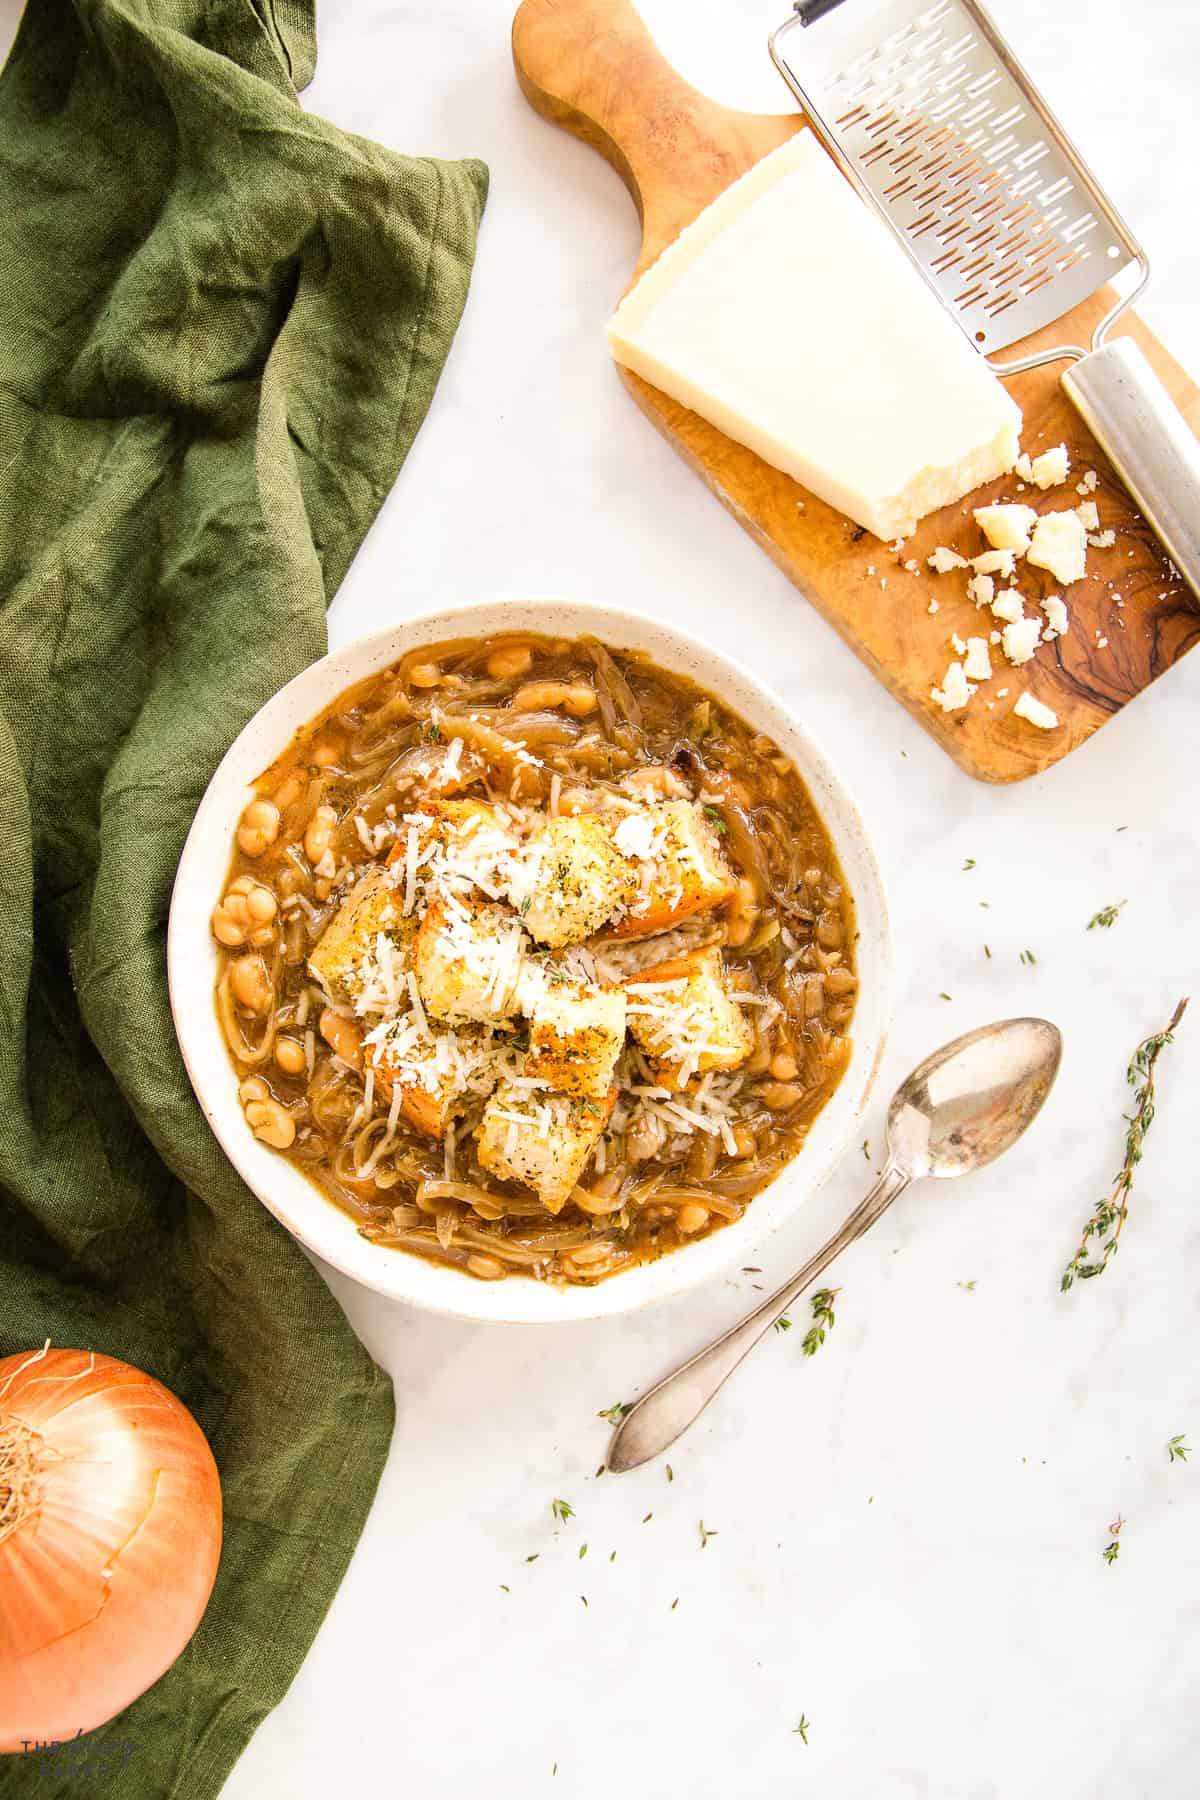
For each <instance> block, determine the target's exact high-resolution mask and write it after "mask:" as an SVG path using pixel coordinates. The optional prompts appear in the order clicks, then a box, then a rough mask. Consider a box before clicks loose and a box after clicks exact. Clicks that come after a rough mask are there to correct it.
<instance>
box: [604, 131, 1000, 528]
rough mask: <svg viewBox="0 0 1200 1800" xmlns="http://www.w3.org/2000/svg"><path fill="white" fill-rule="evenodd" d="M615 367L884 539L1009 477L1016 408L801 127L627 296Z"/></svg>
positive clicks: (617, 330)
mask: <svg viewBox="0 0 1200 1800" xmlns="http://www.w3.org/2000/svg"><path fill="white" fill-rule="evenodd" d="M608 336H609V342H610V344H611V346H612V351H613V355H614V356H615V357H616V358H617V361H618V362H621V363H624V364H625V365H626V367H628V368H630V369H632V370H633V371H634V372H635V374H638V375H641V376H642V377H644V379H645V380H647V381H649V382H651V383H653V385H654V386H655V387H657V388H661V389H662V390H663V392H664V393H667V394H670V395H671V396H672V398H673V399H675V400H679V401H681V402H682V404H683V405H684V406H688V407H690V408H691V409H692V410H693V411H694V412H698V413H700V414H701V415H702V416H703V417H704V418H706V419H708V420H709V421H710V422H711V423H712V424H713V425H716V426H717V427H719V429H720V430H721V431H723V432H725V434H726V436H728V437H731V438H734V439H736V441H737V442H738V443H740V444H746V445H748V446H749V448H750V449H751V450H754V451H756V452H757V453H758V455H759V456H761V457H763V458H764V459H765V461H767V462H769V463H772V464H774V466H775V467H776V468H778V469H782V470H784V471H785V473H787V474H788V475H791V476H793V477H794V478H795V479H796V480H797V481H799V482H801V483H802V484H803V485H804V486H805V487H806V488H808V489H810V490H811V492H813V493H814V494H817V495H819V496H820V498H821V499H822V500H826V501H828V503H829V504H830V505H831V506H835V507H837V508H838V509H839V511H841V512H844V513H846V514H848V515H849V517H850V518H852V519H854V520H855V521H856V522H857V523H858V524H859V525H862V526H865V527H866V529H867V530H868V531H873V532H874V533H875V535H876V536H877V537H880V538H884V539H891V538H899V537H907V536H908V534H909V533H910V532H911V531H913V530H914V529H915V527H916V523H917V520H918V519H920V518H922V517H924V515H925V514H926V513H930V512H933V511H935V510H936V509H937V508H938V507H940V506H947V505H949V504H950V503H951V502H952V501H955V500H961V499H962V497H963V496H964V495H965V494H969V493H970V492H971V490H972V489H973V488H976V487H978V486H979V485H980V484H981V483H982V482H985V481H990V480H992V479H993V478H994V477H996V476H998V475H1003V474H1007V472H1008V471H1009V470H1010V469H1011V468H1012V467H1013V465H1014V463H1015V462H1016V459H1017V456H1018V454H1019V451H1020V445H1019V442H1018V439H1019V434H1020V429H1021V414H1020V411H1019V409H1018V407H1017V406H1016V404H1015V403H1014V401H1013V400H1012V398H1011V397H1010V395H1008V394H1007V393H1006V392H1005V390H1004V388H1003V387H1002V386H1001V385H1000V383H999V381H998V380H997V379H996V377H995V375H993V374H992V372H991V370H990V369H989V368H988V365H987V363H986V362H985V361H984V359H983V358H982V357H981V356H979V355H977V354H976V352H975V351H974V350H973V349H972V348H971V346H970V344H969V343H968V342H967V340H966V338H965V337H964V336H963V334H962V332H961V331H960V330H959V328H958V326H957V325H956V324H955V323H954V322H953V320H952V319H951V318H950V317H949V316H948V315H947V313H946V312H945V311H944V310H943V308H942V306H941V303H940V302H939V301H938V299H937V298H936V297H935V295H934V294H933V293H932V291H931V290H930V289H929V288H928V287H927V286H926V284H925V282H924V281H923V280H922V278H921V276H920V275H919V274H918V273H917V271H916V269H915V268H914V267H913V265H912V264H911V263H910V262H909V260H908V258H907V257H906V255H905V253H904V251H903V250H902V249H901V247H900V245H899V244H898V243H897V242H896V240H895V239H894V238H893V237H892V235H891V233H890V231H889V230H888V228H887V226H886V225H884V223H883V222H882V220H880V219H879V218H877V217H876V215H875V214H874V213H873V212H872V211H871V209H870V208H869V207H868V206H867V205H866V204H865V202H864V201H862V200H861V199H860V198H859V197H858V195H857V194H856V193H855V192H854V190H853V188H852V187H851V186H850V184H849V182H848V181H847V180H846V179H845V177H844V176H843V175H842V174H841V172H840V171H839V170H838V168H837V167H836V165H835V164H834V162H833V161H832V159H831V158H830V157H829V156H828V155H827V154H826V152H825V151H824V150H823V149H822V148H821V146H820V144H819V143H818V142H817V140H816V138H815V137H814V136H813V134H812V132H811V131H807V130H804V131H799V132H797V133H796V135H795V137H793V138H790V139H789V140H788V142H787V143H786V144H783V145H782V146H781V147H780V148H779V149H778V150H775V151H773V152H772V153H771V155H770V156H767V157H765V158H764V159H763V160H762V161H761V162H760V163H757V164H756V165H755V166H754V168H753V169H751V170H750V171H749V172H748V173H747V174H746V175H744V176H742V178H741V180H740V181H737V182H735V183H734V184H733V186H732V187H730V188H727V189H726V191H725V192H724V193H723V194H721V195H719V196H718V198H717V199H716V200H714V201H713V203H712V205H711V206H709V207H707V208H706V209H705V211H704V212H703V213H701V215H700V217H699V218H698V219H696V220H695V221H694V222H693V223H692V224H691V225H689V226H688V227H687V229H686V230H685V231H683V232H682V233H681V234H680V236H679V237H678V238H676V240H675V242H674V243H673V244H671V245H669V246H668V248H667V249H666V250H665V251H664V252H663V254H662V255H661V256H660V257H659V259H658V261H657V262H656V263H654V265H653V266H652V267H651V268H649V269H648V270H647V271H646V273H645V274H644V275H643V276H642V278H641V280H640V281H639V282H638V283H637V285H636V287H634V288H633V289H631V291H630V292H629V293H628V294H627V295H626V296H625V298H624V300H623V301H622V302H621V304H620V306H619V307H618V308H617V311H616V314H615V315H614V317H613V319H612V321H611V323H610V325H609V328H608Z"/></svg>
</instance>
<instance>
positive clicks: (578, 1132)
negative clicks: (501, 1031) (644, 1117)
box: [476, 1082, 617, 1213]
mask: <svg viewBox="0 0 1200 1800" xmlns="http://www.w3.org/2000/svg"><path fill="white" fill-rule="evenodd" d="M616 1100H617V1090H616V1088H615V1087H614V1088H611V1089H610V1090H609V1092H608V1094H606V1095H605V1097H604V1098H603V1099H602V1100H592V1099H590V1098H587V1097H581V1096H577V1095H573V1094H552V1093H548V1092H546V1091H545V1090H534V1091H533V1092H531V1091H530V1090H529V1089H528V1088H526V1087H524V1086H519V1085H516V1084H514V1083H510V1082H502V1083H501V1085H500V1086H499V1087H498V1088H497V1089H496V1091H495V1093H494V1094H493V1095H492V1097H491V1099H490V1100H489V1101H488V1103H487V1105H486V1106H485V1107H484V1109H483V1117H482V1119H481V1120H480V1121H479V1130H478V1132H477V1133H476V1144H477V1151H476V1154H477V1155H478V1158H479V1161H480V1164H481V1165H482V1167H483V1168H485V1169H487V1170H489V1171H490V1172H491V1174H493V1175H495V1176H497V1177H498V1179H499V1180H501V1181H520V1182H523V1183H524V1184H525V1186H526V1187H530V1188H532V1189H533V1191H534V1193H535V1194H536V1195H537V1197H538V1199H539V1200H540V1201H541V1203H542V1205H543V1206H544V1207H545V1208H546V1210H547V1212H552V1213H557V1212H561V1211H562V1208H563V1207H564V1206H565V1204H566V1202H567V1200H568V1199H569V1197H570V1195H571V1193H572V1192H573V1190H574V1189H575V1187H576V1186H577V1185H578V1182H579V1178H580V1176H581V1175H582V1174H583V1171H584V1168H585V1166H586V1165H587V1162H588V1159H589V1158H590V1157H591V1155H592V1153H593V1151H594V1150H595V1148H596V1145H597V1144H598V1143H599V1141H600V1135H601V1133H602V1132H603V1130H604V1127H605V1126H606V1125H607V1123H608V1121H609V1118H610V1116H611V1114H612V1109H613V1107H614V1106H615V1105H616Z"/></svg>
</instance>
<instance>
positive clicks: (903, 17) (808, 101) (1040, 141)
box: [771, 0, 1200, 598]
mask: <svg viewBox="0 0 1200 1800" xmlns="http://www.w3.org/2000/svg"><path fill="white" fill-rule="evenodd" d="M771 55H772V58H773V59H774V62H775V65H776V67H777V68H778V69H779V71H780V73H781V74H782V76H783V78H784V80H785V81H786V82H787V84H788V86H789V87H790V88H791V90H792V92H793V93H794V94H795V96H796V98H797V99H798V100H799V102H800V104H801V106H802V107H803V108H804V111H805V112H806V113H807V115H808V117H809V119H810V121H811V122H812V124H813V126H814V128H815V130H816V131H817V133H818V135H819V136H820V137H821V139H822V140H823V142H824V143H825V145H826V147H827V148H828V149H829V150H830V151H831V152H832V154H833V155H834V157H835V158H836V159H837V161H838V162H839V163H840V165H841V167H842V168H843V169H844V171H845V173H846V174H847V175H848V176H849V178H850V180H851V181H852V182H853V183H854V185H855V187H856V188H857V189H858V191H859V193H860V194H861V195H862V196H863V198H864V199H865V200H868V201H869V202H870V203H871V205H872V206H874V207H875V209H876V211H877V212H878V213H879V214H880V216H881V217H882V218H883V220H884V221H885V223H886V224H887V225H888V226H889V227H890V228H891V230H892V232H893V233H894V234H895V236H896V238H897V240H898V241H899V243H900V244H901V245H902V247H903V249H904V250H905V252H906V253H907V255H908V256H909V257H910V258H911V260H912V262H913V263H915V265H916V267H917V268H918V269H919V270H920V272H921V274H922V276H923V277H924V278H925V280H926V281H927V282H928V283H929V285H930V287H931V288H932V289H933V291H934V293H935V294H936V295H937V297H938V299H939V300H940V301H941V302H942V305H943V306H944V307H945V308H946V309H947V311H948V312H949V313H950V314H951V316H952V317H953V318H954V319H955V320H956V322H957V323H958V324H959V326H960V327H961V328H962V330H963V331H964V333H965V334H966V336H967V337H968V338H969V339H970V341H971V343H972V344H973V345H974V346H975V348H976V349H977V350H979V351H980V352H981V353H982V354H984V355H990V354H993V353H995V352H996V351H1000V350H1003V349H1005V348H1006V347H1007V346H1008V345H1009V344H1014V343H1016V342H1017V341H1018V340H1020V339H1023V338H1026V337H1028V336H1029V335H1030V334H1031V333H1032V332H1036V331H1040V330H1042V328H1043V327H1045V326H1047V325H1049V324H1051V323H1052V322H1053V321H1054V320H1055V319H1059V318H1061V317H1062V316H1063V314H1064V313H1067V312H1069V311H1070V310H1071V308H1072V307H1074V306H1077V305H1078V304H1079V302H1080V301H1081V300H1085V299H1086V298H1087V297H1088V296H1089V295H1090V294H1094V293H1095V292H1096V291H1097V289H1099V288H1102V287H1107V286H1111V287H1112V288H1113V290H1114V295H1115V303H1114V305H1113V306H1112V308H1111V309H1110V311H1109V312H1108V313H1107V314H1106V315H1105V317H1104V318H1103V319H1102V320H1101V322H1100V323H1099V325H1098V326H1097V327H1096V330H1095V333H1094V334H1093V337H1092V343H1091V348H1090V349H1087V348H1085V347H1083V346H1082V345H1078V344H1062V345H1059V346H1057V347H1055V348H1053V349H1050V350H1042V351H1039V352H1037V353H1036V354H1032V355H1027V356H1023V357H1020V358H1018V359H1017V360H1015V361H1012V362H1007V363H1002V362H996V363H993V364H992V367H993V368H994V369H995V370H996V373H997V374H998V375H1015V374H1018V373H1020V372H1021V371H1022V370H1024V369H1032V368H1036V367H1037V366H1039V365H1040V364H1043V363H1051V362H1058V361H1062V360H1067V361H1068V362H1069V367H1068V369H1067V370H1066V372H1065V373H1064V375H1063V377H1062V385H1063V387H1064V388H1065V389H1066V391H1067V393H1068V394H1069V396H1070V398H1071V400H1072V401H1073V403H1074V405H1075V407H1076V408H1077V409H1078V411H1079V413H1080V414H1081V415H1082V417H1083V419H1084V420H1085V421H1086V423H1087V424H1088V426H1089V427H1090V428H1091V430H1092V432H1093V433H1094V434H1095V437H1096V439H1097V441H1098V442H1099V443H1100V445H1101V446H1102V448H1103V449H1104V451H1105V452H1106V453H1107V455H1108V457H1109V458H1110V460H1111V462H1112V463H1113V466H1114V467H1115V468H1116V470H1117V472H1118V473H1119V474H1120V476H1121V477H1122V479H1123V480H1124V482H1125V484H1126V486H1127V487H1128V488H1129V490H1130V492H1131V494H1132V495H1133V497H1134V499H1135V500H1136V501H1137V504H1138V506H1139V507H1140V508H1141V511H1142V512H1143V514H1144V515H1145V517H1146V519H1147V521H1148V522H1149V524H1150V525H1151V526H1152V527H1153V529H1154V531H1155V533H1156V534H1157V536H1158V538H1159V540H1160V542H1161V543H1162V545H1163V548H1164V549H1165V550H1166V552H1167V555H1168V556H1169V557H1170V558H1171V560H1172V562H1173V563H1174V564H1175V566H1176V568H1177V569H1178V570H1179V571H1180V572H1181V574H1182V575H1183V577H1184V579H1185V580H1186V581H1187V583H1188V585H1189V586H1190V587H1191V589H1192V591H1193V593H1195V594H1196V596H1197V597H1198V598H1200V444H1198V443H1197V441H1196V438H1195V437H1194V436H1193V434H1192V432H1191V430H1190V429H1189V427H1188V426H1187V424H1186V422H1185V421H1184V419H1183V418H1182V416H1181V415H1180V413H1179V411H1178V409H1177V408H1176V407H1175V405H1174V404H1173V403H1172V401H1171V398H1170V396H1169V394H1168V393H1167V391H1166V389H1165V388H1164V387H1163V385H1162V383H1161V382H1160V381H1159V379H1158V377H1157V376H1156V375H1155V373H1154V371H1153V370H1152V369H1151V367H1150V365H1149V363H1148V362H1147V361H1146V358H1145V357H1144V356H1143V355H1142V353H1141V351H1140V350H1139V349H1138V348H1137V347H1136V345H1135V344H1134V343H1133V341H1132V339H1130V338H1128V337H1123V338H1116V339H1112V340H1109V338H1108V333H1109V330H1110V328H1111V327H1112V325H1113V324H1114V323H1115V322H1116V320H1117V319H1118V318H1119V316H1120V314H1121V313H1122V312H1123V311H1124V310H1125V308H1126V307H1127V306H1128V305H1129V304H1130V302H1131V301H1132V300H1133V299H1134V297H1135V296H1136V295H1137V294H1139V293H1140V292H1141V291H1142V289H1143V288H1144V287H1145V285H1146V283H1147V281H1148V280H1149V279H1150V264H1149V262H1148V260H1147V258H1146V255H1145V253H1144V251H1143V250H1142V249H1141V247H1140V245H1139V244H1138V242H1137V240H1136V239H1135V238H1134V236H1133V234H1132V232H1131V231H1130V230H1129V228H1128V226H1127V225H1126V224H1125V222H1124V220H1123V219H1122V218H1121V216H1120V214H1119V213H1118V212H1117V211H1116V209H1115V208H1114V207H1113V205H1112V203H1111V201H1109V200H1108V198H1107V197H1106V195H1105V194H1103V193H1102V192H1101V190H1100V188H1099V187H1097V185H1096V183H1095V181H1094V180H1093V179H1092V177H1091V175H1090V174H1089V172H1088V170H1087V168H1086V167H1085V165H1084V163H1083V162H1082V160H1081V159H1080V156H1079V154H1078V152H1077V151H1076V149H1075V147H1074V145H1073V144H1072V143H1071V141H1070V139H1069V138H1068V137H1067V136H1066V134H1065V133H1064V132H1063V130H1062V128H1061V127H1060V126H1059V124H1058V122H1057V121H1056V120H1055V118H1054V117H1053V115H1052V114H1051V113H1050V111H1049V109H1048V108H1047V106H1046V104H1045V102H1044V101H1043V100H1042V98H1041V96H1040V95H1039V94H1038V93H1037V92H1036V90H1035V89H1034V87H1033V85H1032V83H1031V82H1030V80H1029V78H1028V76H1027V75H1026V74H1025V71H1024V70H1023V69H1022V68H1021V66H1020V64H1019V63H1018V62H1017V61H1016V59H1015V57H1014V56H1013V55H1012V52H1011V51H1010V50H1009V49H1008V46H1007V45H1006V44H1005V42H1004V40H1003V39H1002V38H1001V37H1000V35H999V33H998V32H997V30H996V28H995V26H994V25H993V24H992V22H991V20H990V19H989V18H988V16H987V14H986V13H985V12H984V10H983V8H982V7H981V6H979V5H978V4H976V0H801V3H799V4H797V5H796V7H795V9H794V12H793V14H792V16H791V18H789V19H788V20H787V21H786V22H785V23H784V24H783V25H781V26H780V27H779V29H778V30H777V31H776V32H775V33H774V34H773V36H772V38H771Z"/></svg>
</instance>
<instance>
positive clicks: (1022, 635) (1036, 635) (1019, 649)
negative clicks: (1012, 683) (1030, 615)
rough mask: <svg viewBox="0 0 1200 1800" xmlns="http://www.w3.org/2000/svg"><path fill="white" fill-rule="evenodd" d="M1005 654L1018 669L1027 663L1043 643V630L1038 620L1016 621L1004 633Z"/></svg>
mask: <svg viewBox="0 0 1200 1800" xmlns="http://www.w3.org/2000/svg"><path fill="white" fill-rule="evenodd" d="M1002 635H1003V639H1004V654H1005V656H1007V658H1008V660H1009V662H1010V663H1015V664H1016V665H1017V666H1018V668H1019V667H1020V665H1021V664H1022V663H1027V662H1028V661H1029V659H1030V657H1031V656H1032V655H1033V653H1034V651H1035V650H1036V649H1037V647H1038V644H1039V643H1040V641H1041V636H1042V628H1041V626H1040V625H1039V624H1038V622H1037V620H1036V619H1016V620H1014V622H1013V623H1012V624H1011V625H1006V626H1005V627H1004V631H1003V634H1002Z"/></svg>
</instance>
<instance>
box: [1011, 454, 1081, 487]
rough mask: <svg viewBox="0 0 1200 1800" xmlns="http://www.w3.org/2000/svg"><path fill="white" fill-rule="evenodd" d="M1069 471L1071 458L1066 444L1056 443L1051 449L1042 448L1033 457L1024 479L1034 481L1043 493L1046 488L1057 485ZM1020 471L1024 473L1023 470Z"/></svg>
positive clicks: (1064, 478)
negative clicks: (1038, 453)
mask: <svg viewBox="0 0 1200 1800" xmlns="http://www.w3.org/2000/svg"><path fill="white" fill-rule="evenodd" d="M1070 472H1071V459H1070V457H1069V456H1068V455H1067V446H1066V445H1065V444H1056V445H1055V446H1054V448H1053V450H1044V451H1043V452H1042V454H1041V455H1040V456H1035V457H1034V459H1033V461H1032V463H1031V464H1030V466H1029V474H1028V475H1026V477H1025V479H1026V480H1027V481H1033V482H1035V483H1036V484H1037V486H1038V487H1040V488H1041V489H1042V491H1043V493H1044V492H1045V490H1046V489H1047V488H1052V487H1058V485H1059V484H1060V482H1063V481H1065V480H1066V479H1067V476H1068V475H1069V474H1070ZM1021 473H1022V474H1024V470H1022V471H1021Z"/></svg>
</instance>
